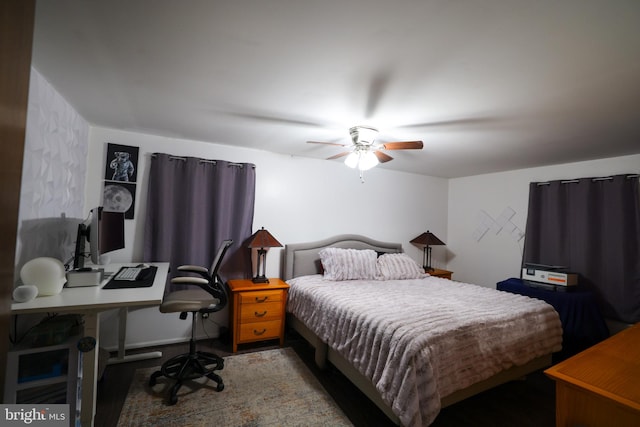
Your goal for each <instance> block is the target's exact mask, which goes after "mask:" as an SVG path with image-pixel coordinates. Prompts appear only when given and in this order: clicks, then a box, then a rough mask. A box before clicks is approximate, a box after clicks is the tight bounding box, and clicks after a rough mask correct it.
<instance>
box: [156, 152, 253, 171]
mask: <svg viewBox="0 0 640 427" xmlns="http://www.w3.org/2000/svg"><path fill="white" fill-rule="evenodd" d="M151 157H158V156H157V155H156V153H153V154H151ZM169 160H182V161H185V162H186V161H187V158H186V157H180V156H171V155H170V156H169ZM198 161H199V162H200V163H210V164H212V165H215V164H216V163H217V161H216V160H208V159H198ZM227 166H237V167H239V168H243V167H244V164H243V163H234V162H229V164H228V165H227ZM251 167H252V168H254V169H255V167H256V165H251Z"/></svg>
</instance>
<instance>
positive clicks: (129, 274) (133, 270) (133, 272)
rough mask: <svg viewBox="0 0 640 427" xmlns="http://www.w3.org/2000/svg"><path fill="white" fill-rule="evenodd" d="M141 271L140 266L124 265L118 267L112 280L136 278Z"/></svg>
mask: <svg viewBox="0 0 640 427" xmlns="http://www.w3.org/2000/svg"><path fill="white" fill-rule="evenodd" d="M141 271H142V268H141V267H124V268H122V269H120V271H119V272H118V273H117V274H116V275H115V277H114V278H113V279H114V280H131V281H133V280H137V279H138V276H139V275H140V272H141Z"/></svg>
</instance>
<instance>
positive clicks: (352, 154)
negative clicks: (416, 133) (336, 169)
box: [307, 126, 423, 182]
mask: <svg viewBox="0 0 640 427" xmlns="http://www.w3.org/2000/svg"><path fill="white" fill-rule="evenodd" d="M349 134H350V135H351V140H352V143H351V144H339V143H335V142H318V141H307V142H308V143H310V144H327V145H337V146H341V147H349V146H350V147H351V149H350V150H349V151H343V152H342V153H338V154H336V155H333V156H331V157H329V158H327V160H333V159H338V158H340V157H344V156H347V158H346V159H345V161H344V163H345V164H346V165H347V166H349V167H350V168H354V169H355V168H358V170H360V179H361V180H362V172H363V171H365V170H368V169H371V168H372V167H374V166H376V165H377V164H378V163H385V162H388V161H390V160H393V157H391V156H390V155H388V154H386V153H384V152H382V151H381V150H421V149H422V146H423V143H422V141H398V142H385V143H380V144H378V143H376V142H375V141H376V137H377V136H378V130H377V129H375V128H372V127H369V126H353V127H352V128H350V129H349ZM363 182H364V181H363Z"/></svg>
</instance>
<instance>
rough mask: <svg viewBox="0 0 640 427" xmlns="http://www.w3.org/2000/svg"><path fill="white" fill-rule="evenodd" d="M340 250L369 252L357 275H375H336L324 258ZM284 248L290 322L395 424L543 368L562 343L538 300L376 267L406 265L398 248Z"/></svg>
mask: <svg viewBox="0 0 640 427" xmlns="http://www.w3.org/2000/svg"><path fill="white" fill-rule="evenodd" d="M351 250H355V251H351ZM338 251H342V252H339V254H340V256H342V255H343V254H344V253H348V254H350V255H349V256H355V257H356V258H355V259H357V260H358V262H360V259H361V256H365V255H366V256H365V258H366V261H363V262H364V263H365V264H366V265H365V267H362V268H360V270H361V272H360V273H358V274H363V273H362V272H363V271H365V270H366V269H370V268H372V267H371V265H372V264H371V262H374V263H377V264H376V265H377V266H378V267H377V272H376V277H375V278H371V277H365V278H361V277H359V276H358V274H356V275H355V277H356V278H355V279H354V278H353V277H349V280H342V279H344V277H341V276H340V274H338V276H336V275H335V274H334V272H335V270H334V266H332V264H331V262H333V261H331V262H329V261H330V260H332V259H334V258H328V257H333V256H334V253H336V252H338ZM371 251H373V253H375V255H374V256H373V258H374V261H371ZM284 252H285V256H284V265H283V268H284V272H283V277H284V279H285V280H286V281H287V282H288V283H289V285H290V290H289V299H288V301H287V322H288V325H289V326H290V327H292V328H293V329H294V330H296V331H297V332H298V333H299V334H300V335H301V336H302V337H304V338H305V339H306V340H307V341H308V342H309V343H310V344H311V345H312V346H313V347H314V348H315V362H316V363H317V364H318V366H320V367H324V366H325V365H326V364H327V362H330V363H331V364H332V365H333V366H335V367H336V368H337V369H338V370H340V371H341V372H342V373H343V374H344V375H345V376H346V377H347V378H349V379H350V380H351V382H353V383H354V384H355V385H356V386H357V387H358V388H359V389H360V390H362V392H363V393H364V394H366V395H367V396H368V397H369V399H371V400H372V401H373V402H374V403H375V404H376V405H377V406H378V407H379V408H380V409H381V410H382V411H384V413H385V414H386V415H387V416H388V417H389V418H390V419H391V420H392V421H393V422H395V423H396V424H398V425H404V426H419V425H429V424H431V423H432V422H433V420H434V419H435V417H436V416H437V414H438V412H439V411H440V409H441V408H442V407H445V406H448V405H451V404H453V403H456V402H458V401H460V400H463V399H465V398H467V397H470V396H472V395H474V394H477V393H479V392H481V391H484V390H487V389H489V388H491V387H495V386H496V385H499V384H502V383H504V382H507V381H510V380H513V379H517V378H521V377H523V376H524V375H526V374H528V373H531V372H533V371H536V370H540V369H542V368H545V367H547V366H549V365H551V355H552V353H554V352H557V351H559V350H560V349H561V342H562V327H561V324H560V320H559V317H558V314H557V313H556V311H555V310H554V309H553V308H552V307H551V306H550V305H548V304H546V303H544V302H542V301H539V300H535V299H531V298H527V297H523V296H521V295H515V294H510V293H505V292H500V291H496V290H494V289H489V288H485V287H481V286H477V285H473V284H465V283H459V282H455V281H450V280H447V279H441V278H436V277H431V276H428V275H424V274H423V272H422V271H420V273H416V274H417V276H415V277H413V276H411V274H413V273H411V274H410V275H409V278H405V277H404V276H403V275H402V274H404V270H403V268H404V267H402V268H400V269H399V270H398V271H401V272H402V274H400V276H397V272H393V273H392V274H386V275H385V274H382V273H380V271H381V270H380V268H381V267H380V266H381V265H382V266H383V270H382V271H383V272H384V271H387V272H388V271H389V270H388V269H387V270H384V266H385V265H387V266H388V265H390V264H385V263H388V262H389V260H393V262H399V261H402V262H406V261H407V259H408V257H407V256H406V255H405V254H403V250H402V245H401V244H398V243H387V242H381V241H377V240H373V239H370V238H368V237H365V236H359V235H340V236H336V237H332V238H329V239H325V240H322V241H317V242H310V243H297V244H288V245H286V246H285V251H284ZM321 255H322V261H323V262H322V263H321V262H320V258H321ZM336 259H339V258H336ZM362 259H364V258H362ZM383 260H385V261H384V262H382V261H383ZM339 262H342V261H339ZM349 262H351V261H349ZM411 263H413V265H414V266H415V268H417V269H419V267H418V266H417V264H415V262H413V261H411ZM323 264H327V265H323ZM403 265H404V264H403ZM327 266H329V270H327V268H326V267H327ZM373 268H374V269H375V268H376V267H373ZM394 274H395V275H396V276H397V277H396V276H394ZM329 279H331V280H329ZM381 279H384V280H381Z"/></svg>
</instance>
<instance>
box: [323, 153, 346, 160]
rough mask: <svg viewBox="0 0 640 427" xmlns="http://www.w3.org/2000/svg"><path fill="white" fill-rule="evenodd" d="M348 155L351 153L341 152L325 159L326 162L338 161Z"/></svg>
mask: <svg viewBox="0 0 640 427" xmlns="http://www.w3.org/2000/svg"><path fill="white" fill-rule="evenodd" d="M348 154H351V151H343V152H342V153H338V154H335V155H333V156H331V157H327V160H333V159H339V158H340V157H344V156H346V155H348Z"/></svg>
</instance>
